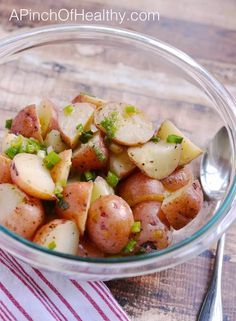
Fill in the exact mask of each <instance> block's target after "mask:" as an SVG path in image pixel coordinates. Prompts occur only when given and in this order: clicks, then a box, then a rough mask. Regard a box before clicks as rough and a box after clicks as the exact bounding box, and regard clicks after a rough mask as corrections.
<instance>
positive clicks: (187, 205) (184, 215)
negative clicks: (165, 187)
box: [161, 180, 203, 230]
mask: <svg viewBox="0 0 236 321" xmlns="http://www.w3.org/2000/svg"><path fill="white" fill-rule="evenodd" d="M202 204H203V193H202V189H201V186H200V183H199V181H198V180H195V181H194V182H193V183H192V185H190V186H185V187H182V188H181V189H179V190H178V191H176V192H174V193H172V194H170V195H169V196H168V197H166V198H165V199H164V201H163V203H162V206H161V209H162V211H163V213H164V214H165V216H166V218H167V219H168V221H169V223H170V225H171V226H172V227H173V228H174V229H176V230H179V229H181V228H182V227H184V226H185V225H187V224H188V223H189V222H191V221H192V220H193V219H194V218H195V217H196V216H197V214H198V212H199V211H200V210H201V207H202Z"/></svg>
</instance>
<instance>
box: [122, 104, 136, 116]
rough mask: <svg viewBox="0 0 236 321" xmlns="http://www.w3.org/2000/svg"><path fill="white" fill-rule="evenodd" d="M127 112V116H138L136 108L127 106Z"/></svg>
mask: <svg viewBox="0 0 236 321" xmlns="http://www.w3.org/2000/svg"><path fill="white" fill-rule="evenodd" d="M125 112H126V113H127V114H137V109H136V107H135V106H132V105H127V106H126V107H125Z"/></svg>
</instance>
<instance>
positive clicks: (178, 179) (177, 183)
mask: <svg viewBox="0 0 236 321" xmlns="http://www.w3.org/2000/svg"><path fill="white" fill-rule="evenodd" d="M193 179H194V177H193V173H192V171H191V169H190V167H189V166H184V167H180V168H177V169H176V170H175V171H174V172H173V173H172V174H170V175H169V176H167V177H166V178H164V179H162V180H161V182H162V184H163V185H164V187H165V188H166V189H167V190H168V191H170V192H175V191H177V190H178V189H180V188H182V187H184V186H185V185H188V184H190V183H192V182H193Z"/></svg>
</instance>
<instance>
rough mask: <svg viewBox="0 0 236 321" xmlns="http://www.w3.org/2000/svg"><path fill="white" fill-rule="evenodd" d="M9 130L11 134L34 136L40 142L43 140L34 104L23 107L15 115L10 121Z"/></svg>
mask: <svg viewBox="0 0 236 321" xmlns="http://www.w3.org/2000/svg"><path fill="white" fill-rule="evenodd" d="M11 132H12V133H13V134H20V135H23V136H25V137H29V138H30V137H32V138H35V139H37V140H38V141H39V142H40V143H42V142H43V138H42V135H41V129H40V122H39V118H38V115H37V110H36V106H35V105H29V106H27V107H25V108H24V109H22V110H21V111H20V112H19V113H18V114H17V115H16V117H15V118H14V119H13V122H12V127H11Z"/></svg>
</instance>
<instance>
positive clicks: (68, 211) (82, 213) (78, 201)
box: [56, 182, 93, 235]
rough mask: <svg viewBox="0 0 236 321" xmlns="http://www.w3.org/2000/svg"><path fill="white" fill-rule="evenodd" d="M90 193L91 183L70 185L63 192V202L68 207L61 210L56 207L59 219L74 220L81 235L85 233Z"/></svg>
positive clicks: (91, 189)
mask: <svg viewBox="0 0 236 321" xmlns="http://www.w3.org/2000/svg"><path fill="white" fill-rule="evenodd" d="M92 191H93V183H92V182H75V183H70V184H68V185H66V187H64V190H63V200H64V202H66V204H67V205H68V207H67V208H61V207H60V206H59V205H60V204H57V207H56V211H57V214H58V215H59V217H61V218H65V219H70V220H74V221H75V222H76V223H77V226H78V229H79V232H80V234H81V235H83V234H84V231H85V226H86V221H87V216H88V209H89V206H90V202H91V196H92Z"/></svg>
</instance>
